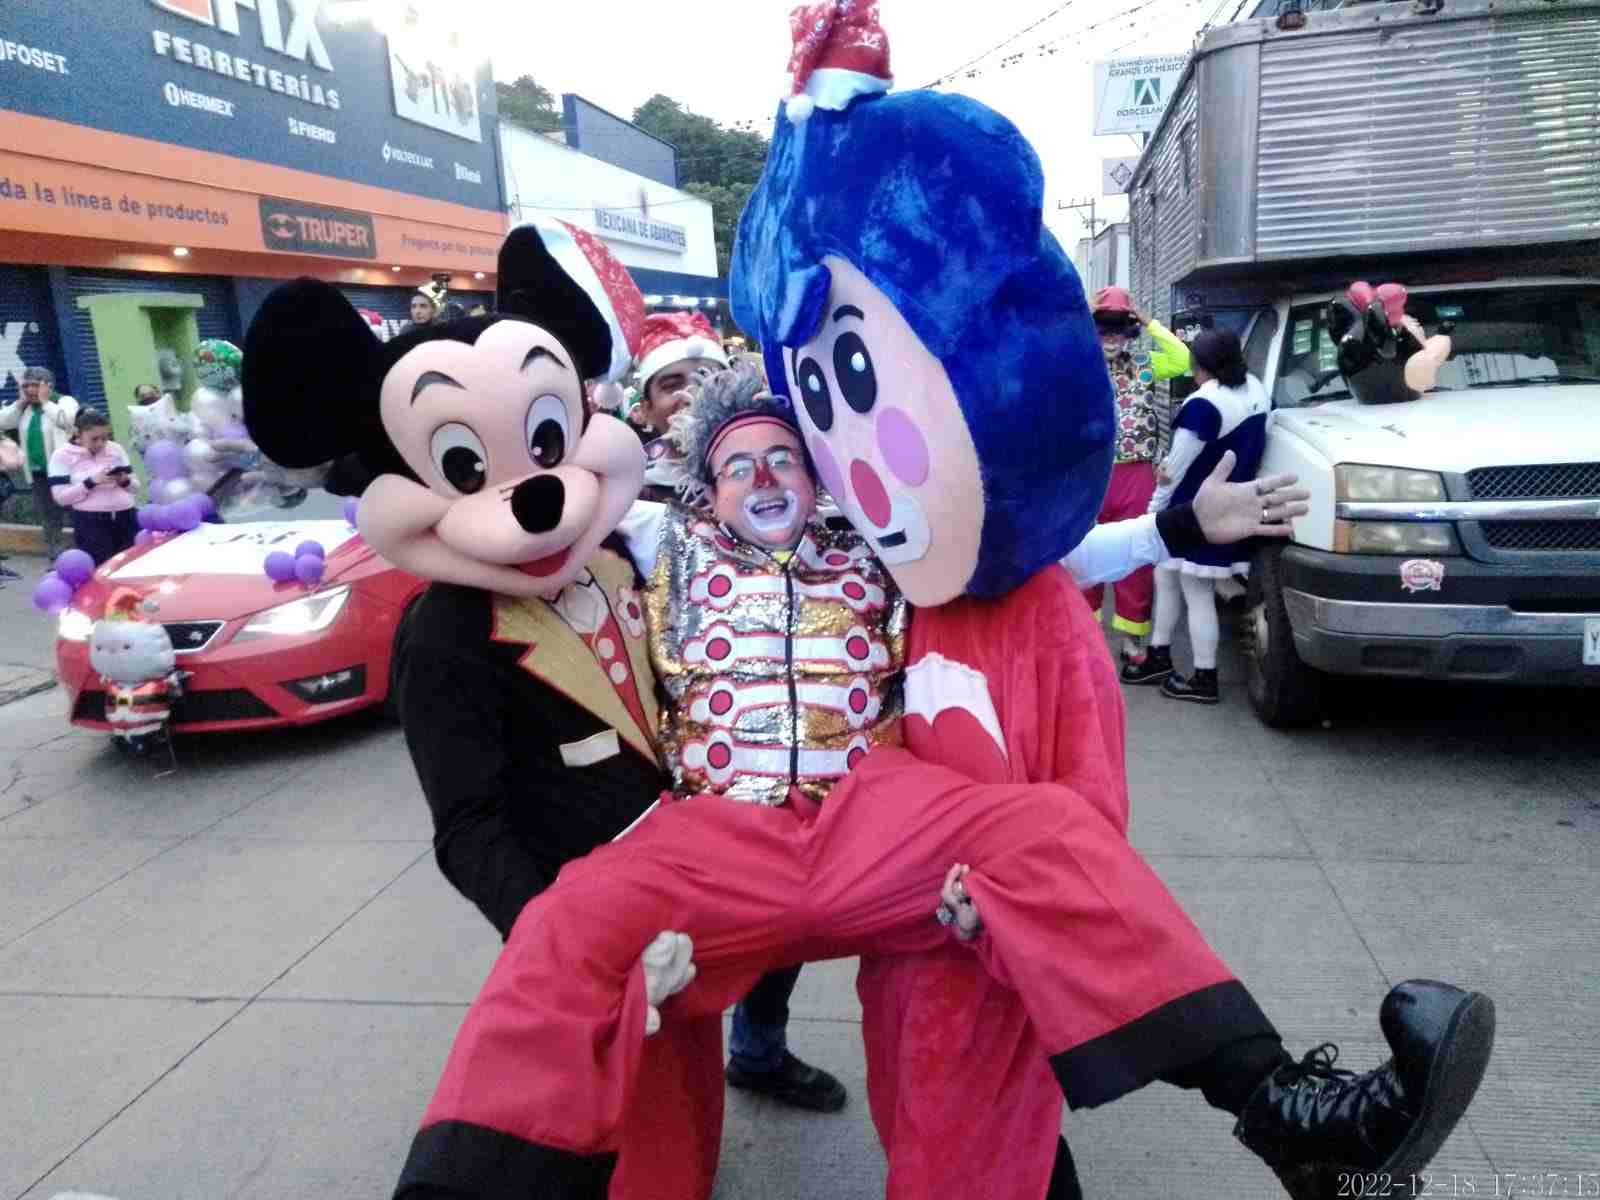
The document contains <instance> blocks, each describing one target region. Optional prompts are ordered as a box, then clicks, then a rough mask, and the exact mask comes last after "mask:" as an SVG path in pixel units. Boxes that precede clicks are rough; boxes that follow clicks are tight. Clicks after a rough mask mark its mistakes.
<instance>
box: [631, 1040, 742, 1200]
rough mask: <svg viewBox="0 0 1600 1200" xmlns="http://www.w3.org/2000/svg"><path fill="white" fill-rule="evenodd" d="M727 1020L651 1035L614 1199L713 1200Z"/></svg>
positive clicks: (719, 1148) (641, 1063) (724, 1087)
mask: <svg viewBox="0 0 1600 1200" xmlns="http://www.w3.org/2000/svg"><path fill="white" fill-rule="evenodd" d="M726 1095H727V1084H726V1082H725V1081H724V1079H723V1075H722V1018H721V1017H720V1016H706V1017H683V1016H675V1017H674V1018H673V1019H671V1020H668V1021H666V1022H664V1023H663V1024H662V1026H661V1029H660V1031H659V1032H658V1033H656V1034H655V1035H654V1036H652V1037H650V1038H647V1039H646V1040H645V1044H644V1053H643V1056H642V1057H641V1058H640V1061H639V1081H638V1084H637V1086H636V1087H635V1089H634V1101H633V1103H632V1104H631V1105H630V1106H629V1107H628V1111H627V1112H626V1113H625V1114H624V1116H623V1123H622V1136H621V1142H622V1151H621V1154H620V1155H619V1156H618V1158H617V1172H616V1174H615V1175H613V1176H612V1178H611V1190H610V1191H609V1192H608V1193H607V1195H608V1197H609V1200H707V1197H709V1196H710V1195H711V1189H712V1186H713V1185H714V1184H715V1182H716V1178H717V1160H718V1157H719V1156H720V1154H721V1152H722V1110H723V1101H724V1098H725V1097H726Z"/></svg>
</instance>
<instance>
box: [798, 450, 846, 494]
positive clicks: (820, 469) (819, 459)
mask: <svg viewBox="0 0 1600 1200" xmlns="http://www.w3.org/2000/svg"><path fill="white" fill-rule="evenodd" d="M806 448H807V449H808V450H810V451H811V461H812V462H814V463H815V464H816V465H817V478H819V479H821V480H822V486H823V487H825V488H827V489H828V495H830V496H832V497H833V498H834V499H835V500H837V501H838V502H839V503H840V504H843V503H844V502H845V499H846V496H845V490H844V475H843V473H842V472H841V471H840V470H839V460H838V459H836V458H834V457H833V451H832V450H829V449H828V443H827V442H825V441H823V440H822V439H821V438H820V437H811V438H808V439H807V440H806Z"/></svg>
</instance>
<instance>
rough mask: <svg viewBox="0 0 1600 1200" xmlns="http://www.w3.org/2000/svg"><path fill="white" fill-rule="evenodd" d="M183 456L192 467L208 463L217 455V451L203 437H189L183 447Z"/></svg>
mask: <svg viewBox="0 0 1600 1200" xmlns="http://www.w3.org/2000/svg"><path fill="white" fill-rule="evenodd" d="M183 456H184V458H186V459H187V460H188V462H189V465H190V467H191V468H192V467H194V466H196V465H199V464H206V463H210V462H211V460H212V459H214V458H216V457H217V452H216V450H214V449H213V448H212V446H211V443H210V442H208V441H206V439H205V438H201V437H197V438H191V439H190V440H189V444H188V445H187V446H185V447H184V448H183Z"/></svg>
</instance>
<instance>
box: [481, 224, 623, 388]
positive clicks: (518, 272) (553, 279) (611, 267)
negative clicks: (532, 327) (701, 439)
mask: <svg viewBox="0 0 1600 1200" xmlns="http://www.w3.org/2000/svg"><path fill="white" fill-rule="evenodd" d="M499 271H500V278H499V293H498V306H499V309H500V311H501V312H503V313H509V314H511V315H513V316H518V317H524V318H526V319H527V320H529V321H532V322H533V323H534V324H536V325H539V326H540V327H542V328H544V329H547V330H549V331H550V332H551V333H553V334H555V335H556V336H557V337H558V338H560V339H561V343H562V345H564V346H566V347H567V349H568V350H569V351H571V352H572V353H573V354H574V355H575V356H576V357H577V358H578V360H579V370H580V372H581V373H582V375H583V377H584V378H585V379H608V380H616V379H620V378H621V377H622V376H623V375H624V374H625V373H626V372H627V370H628V366H629V364H630V363H631V362H632V361H633V356H634V354H635V353H636V352H637V350H638V346H639V334H640V329H641V328H642V326H643V324H644V297H643V296H642V295H640V294H639V288H638V286H637V285H636V284H635V283H634V282H633V277H632V276H631V275H629V274H628V269H627V268H626V267H624V266H623V265H622V264H621V263H620V262H618V261H617V259H616V258H615V257H614V256H613V255H612V253H611V251H610V250H608V249H607V248H606V246H605V243H603V242H601V241H600V239H599V238H597V237H595V236H594V235H593V234H591V233H589V232H588V231H587V230H583V229H578V228H576V227H575V226H572V225H568V224H566V223H565V222H563V221H535V222H532V223H530V224H527V225H519V226H518V227H517V228H516V229H513V230H512V231H511V233H510V235H509V236H508V237H507V238H506V240H505V244H504V245H503V246H501V248H500V268H499Z"/></svg>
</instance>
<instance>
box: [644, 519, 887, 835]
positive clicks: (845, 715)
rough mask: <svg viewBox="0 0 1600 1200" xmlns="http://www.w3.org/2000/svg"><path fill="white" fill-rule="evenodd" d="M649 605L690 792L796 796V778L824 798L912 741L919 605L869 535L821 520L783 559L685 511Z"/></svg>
mask: <svg viewBox="0 0 1600 1200" xmlns="http://www.w3.org/2000/svg"><path fill="white" fill-rule="evenodd" d="M646 604H647V606H648V607H649V610H650V621H649V629H650V658H651V662H652V664H653V665H654V667H655V671H656V678H657V680H658V681H659V682H660V683H661V684H662V685H663V686H664V687H665V688H666V690H667V694H668V696H669V697H670V699H671V703H670V704H669V705H668V707H667V708H666V709H665V710H663V712H662V715H661V737H660V739H659V741H660V747H661V751H662V754H663V756H664V758H665V760H666V764H667V769H668V770H669V771H670V772H671V773H672V777H673V783H674V787H675V788H676V789H677V790H678V791H680V792H684V793H697V792H718V793H721V794H723V795H725V796H727V797H728V798H730V799H733V800H743V801H748V802H750V803H754V804H782V803H783V801H784V797H785V796H786V795H787V794H788V790H789V787H790V785H791V784H793V785H795V786H798V787H799V788H800V789H801V790H802V791H803V792H805V794H806V795H808V796H810V797H811V798H812V799H814V800H818V801H821V800H824V799H826V797H827V794H828V789H829V787H830V786H831V785H832V783H833V781H834V780H836V779H838V778H839V777H840V776H842V775H844V774H845V773H846V772H847V771H848V770H849V769H850V768H851V767H852V766H853V765H855V763H856V761H857V760H858V759H859V758H860V757H861V756H862V755H864V754H865V753H866V752H867V750H868V749H869V748H870V747H872V746H874V745H877V744H879V743H885V742H887V743H898V742H899V740H900V715H901V706H902V695H901V671H902V669H903V668H904V666H905V649H906V626H907V612H906V603H905V600H904V599H903V598H902V597H901V595H900V593H899V591H898V589H896V588H895V586H894V583H893V581H892V580H891V579H890V578H889V573H888V572H887V571H885V570H884V569H883V566H882V565H881V564H880V563H879V562H878V560H877V559H875V558H873V557H872V555H871V553H870V552H869V551H868V549H867V547H866V545H865V543H864V542H863V541H862V540H861V538H860V537H859V536H858V535H856V534H855V533H839V532H835V531H833V530H830V529H827V528H826V527H824V526H823V525H821V524H818V523H813V524H812V525H810V526H808V527H807V530H806V534H805V537H804V538H803V539H802V540H801V542H800V545H799V546H798V547H797V548H796V549H795V550H794V552H793V553H792V554H790V555H788V556H774V555H771V554H768V553H767V552H766V551H764V550H759V549H756V548H754V547H752V546H749V545H747V544H745V543H743V542H741V541H739V540H737V539H735V538H734V537H732V536H731V535H730V534H729V533H728V532H727V531H726V530H724V529H723V528H722V527H721V526H719V525H717V524H715V523H714V522H713V521H711V520H708V519H707V518H706V517H704V516H701V515H699V514H697V513H694V512H691V511H690V510H688V509H685V508H683V507H682V506H679V505H673V506H671V507H670V508H669V510H668V512H667V515H666V518H665V520H664V521H663V522H662V526H661V543H660V550H659V554H658V556H657V558H656V567H655V571H654V573H653V574H652V575H651V578H650V584H649V592H648V595H647V596H646Z"/></svg>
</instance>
